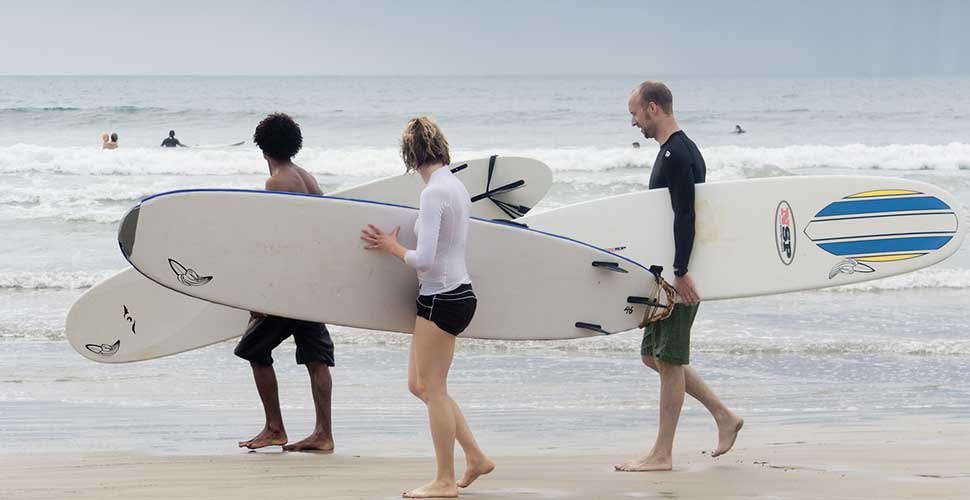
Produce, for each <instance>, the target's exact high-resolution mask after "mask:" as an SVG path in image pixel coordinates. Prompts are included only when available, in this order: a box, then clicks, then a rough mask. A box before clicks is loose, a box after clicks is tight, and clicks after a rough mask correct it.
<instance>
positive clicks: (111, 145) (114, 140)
mask: <svg viewBox="0 0 970 500" xmlns="http://www.w3.org/2000/svg"><path fill="white" fill-rule="evenodd" d="M105 135H107V134H105ZM103 138H104V136H102V139H103ZM101 149H118V134H115V133H112V134H111V136H110V140H109V141H106V142H105V143H104V144H102V145H101Z"/></svg>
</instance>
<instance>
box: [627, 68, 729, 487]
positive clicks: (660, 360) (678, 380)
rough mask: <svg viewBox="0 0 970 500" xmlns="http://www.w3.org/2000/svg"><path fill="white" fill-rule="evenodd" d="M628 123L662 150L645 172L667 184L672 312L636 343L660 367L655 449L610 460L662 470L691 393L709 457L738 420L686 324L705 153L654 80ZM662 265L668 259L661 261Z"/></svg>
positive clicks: (640, 90) (637, 96) (669, 461)
mask: <svg viewBox="0 0 970 500" xmlns="http://www.w3.org/2000/svg"><path fill="white" fill-rule="evenodd" d="M627 107H628V108H629V111H630V115H631V116H632V117H633V118H632V120H631V124H632V125H633V126H634V127H638V128H639V129H640V131H641V132H642V133H643V136H644V137H646V138H647V139H656V140H657V142H658V143H659V144H660V151H659V152H658V153H657V159H656V160H655V161H654V164H653V171H652V172H651V173H650V185H649V188H650V189H662V188H667V190H668V191H670V205H671V208H672V209H673V211H674V227H673V237H674V262H673V267H674V276H675V278H674V283H673V286H674V289H676V291H677V302H678V303H677V304H676V305H675V306H674V310H673V312H672V313H671V315H670V317H669V318H667V319H664V320H662V321H657V322H654V323H651V324H649V325H647V327H646V328H645V329H644V331H643V341H642V343H641V345H640V358H641V360H642V361H643V364H645V365H647V366H648V367H650V368H652V369H653V370H655V371H657V373H659V374H660V428H659V429H658V431H657V441H656V442H655V443H654V445H653V449H651V450H650V451H649V452H647V453H646V454H644V455H643V456H640V457H636V458H634V459H632V460H629V461H627V462H625V463H622V464H619V465H617V466H616V470H619V471H627V472H647V471H667V470H671V469H672V468H673V446H674V433H675V432H676V430H677V420H678V419H679V418H680V410H681V407H682V406H683V404H684V393H685V392H686V393H687V394H690V395H691V396H693V397H694V398H695V399H697V400H698V401H700V402H701V403H702V404H703V405H704V407H706V408H707V410H708V411H709V412H711V415H712V416H713V417H714V421H715V423H716V424H717V430H718V442H717V448H716V449H715V450H714V452H713V453H712V454H711V456H714V457H717V456H720V455H723V454H725V453H727V452H728V451H729V450H730V449H731V447H732V446H734V441H735V440H736V439H737V437H738V431H740V430H741V426H742V425H744V420H743V419H742V418H741V417H739V416H737V415H735V414H734V413H733V412H732V411H731V410H729V409H728V408H727V406H725V405H724V403H722V402H721V400H720V399H718V397H717V396H716V395H715V394H714V392H713V391H711V389H710V388H708V387H707V384H705V383H704V379H702V378H701V376H700V375H699V374H698V373H697V371H696V370H694V369H693V368H691V367H690V366H688V363H689V362H690V329H691V326H692V325H693V323H694V317H695V316H696V314H697V308H698V302H699V301H700V298H699V297H698V295H697V290H696V289H695V288H694V280H693V278H692V277H691V275H690V273H689V272H688V266H689V264H690V254H691V250H692V249H693V247H694V219H695V214H694V184H697V183H702V182H704V178H705V176H706V172H707V169H706V166H705V165H704V157H703V156H701V152H700V151H699V150H698V149H697V145H695V144H694V141H691V140H690V138H688V137H687V134H685V133H684V131H683V130H680V126H679V125H677V120H675V119H674V114H673V113H674V109H673V96H672V95H671V93H670V89H668V88H667V86H666V85H664V84H663V83H660V82H652V81H646V82H643V83H641V84H640V85H639V86H638V87H637V88H636V89H634V91H633V92H632V93H631V94H630V99H629V101H628V103H627ZM658 264H665V265H668V264H669V263H659V262H658Z"/></svg>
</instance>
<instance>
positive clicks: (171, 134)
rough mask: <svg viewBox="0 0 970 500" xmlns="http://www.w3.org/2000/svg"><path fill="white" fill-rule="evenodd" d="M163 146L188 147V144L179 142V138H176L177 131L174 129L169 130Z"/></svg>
mask: <svg viewBox="0 0 970 500" xmlns="http://www.w3.org/2000/svg"><path fill="white" fill-rule="evenodd" d="M162 147H165V148H174V147H182V148H187V147H188V146H186V145H185V144H182V143H181V142H179V140H178V139H176V138H175V131H174V130H169V131H168V137H166V138H165V140H163V141H162Z"/></svg>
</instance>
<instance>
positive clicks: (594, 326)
mask: <svg viewBox="0 0 970 500" xmlns="http://www.w3.org/2000/svg"><path fill="white" fill-rule="evenodd" d="M576 328H581V329H583V330H589V331H591V332H596V333H601V334H603V335H610V332H608V331H606V330H604V329H603V326H602V325H597V324H594V323H583V322H582V321H577V322H576Z"/></svg>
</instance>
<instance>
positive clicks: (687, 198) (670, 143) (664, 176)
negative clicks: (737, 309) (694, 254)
mask: <svg viewBox="0 0 970 500" xmlns="http://www.w3.org/2000/svg"><path fill="white" fill-rule="evenodd" d="M706 176H707V166H706V165H705V164H704V157H703V156H701V152H700V151H699V150H698V149H697V145H696V144H694V141H692V140H690V138H689V137H687V134H685V133H684V131H683V130H678V131H676V132H674V133H673V134H671V136H670V137H669V138H667V142H665V143H663V145H662V146H660V151H659V152H658V153H657V159H656V160H654V162H653V171H652V172H650V185H649V188H650V189H662V188H667V189H669V190H670V206H671V207H672V208H673V209H674V250H675V252H674V272H675V273H676V274H677V275H678V276H681V275H683V274H684V273H686V272H687V263H688V262H690V252H691V250H692V249H693V248H694V184H695V183H696V184H700V183H702V182H704V178H705V177H706Z"/></svg>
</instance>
